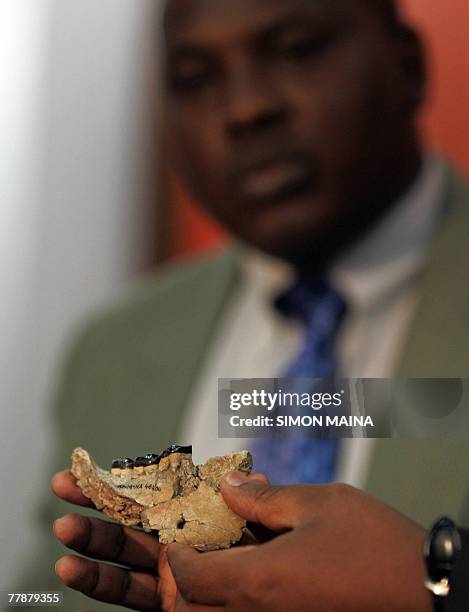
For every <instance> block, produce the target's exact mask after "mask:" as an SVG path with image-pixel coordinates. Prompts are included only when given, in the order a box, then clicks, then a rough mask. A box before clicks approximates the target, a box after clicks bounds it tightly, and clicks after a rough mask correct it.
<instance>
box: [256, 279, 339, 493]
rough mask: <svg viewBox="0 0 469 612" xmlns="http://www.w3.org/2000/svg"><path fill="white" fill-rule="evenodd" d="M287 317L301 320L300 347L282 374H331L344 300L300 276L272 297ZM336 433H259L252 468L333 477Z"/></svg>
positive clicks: (294, 478)
mask: <svg viewBox="0 0 469 612" xmlns="http://www.w3.org/2000/svg"><path fill="white" fill-rule="evenodd" d="M276 305H277V308H278V309H279V310H280V311H281V312H282V314H284V315H285V316H287V317H293V318H297V319H299V320H300V321H301V322H302V323H303V325H304V336H303V343H302V346H301V350H300V352H299V354H298V355H297V357H296V358H295V359H294V361H293V362H292V363H291V364H290V366H289V367H288V368H287V370H286V371H285V372H284V373H283V376H282V378H284V379H287V378H288V379H298V378H328V379H330V378H333V377H334V375H335V374H336V369H337V362H336V356H335V340H336V336H337V332H338V329H339V327H340V324H341V322H342V319H343V316H344V314H345V303H344V301H343V300H342V299H341V297H340V296H339V295H338V294H337V293H336V292H335V291H334V290H333V289H332V288H331V287H330V286H329V285H327V284H326V283H325V282H324V281H323V280H314V281H311V280H304V279H303V280H300V281H298V282H297V283H296V284H295V285H294V286H293V287H292V288H291V289H289V290H288V291H287V292H286V293H285V294H283V295H281V296H280V297H279V298H278V299H277V301H276ZM339 442H340V441H339V440H338V439H327V438H319V437H318V438H312V437H307V438H300V437H296V438H280V437H277V438H275V437H273V438H260V439H258V440H256V442H255V444H254V447H253V456H254V468H255V469H256V470H257V471H260V472H263V473H265V474H267V475H268V476H269V478H270V479H271V481H272V482H273V483H275V484H291V483H327V482H331V481H332V480H333V478H334V474H335V468H336V463H337V456H338V450H339Z"/></svg>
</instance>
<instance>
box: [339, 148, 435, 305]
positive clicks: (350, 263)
mask: <svg viewBox="0 0 469 612" xmlns="http://www.w3.org/2000/svg"><path fill="white" fill-rule="evenodd" d="M444 177H445V170H444V163H443V161H442V160H441V159H440V158H438V157H436V156H433V155H428V156H426V157H425V158H424V162H423V164H422V168H421V170H420V173H419V175H418V177H417V178H416V180H415V181H414V184H413V185H412V186H411V187H410V189H409V190H408V191H407V193H405V194H404V195H403V196H402V197H401V199H400V200H399V201H398V202H397V203H396V205H395V206H393V207H392V208H391V209H390V210H389V211H388V212H387V213H386V214H385V215H384V216H383V217H382V218H381V220H380V221H379V222H378V223H377V224H376V225H375V226H374V227H373V228H372V229H371V231H369V232H368V233H367V234H366V236H365V237H364V238H362V239H361V240H360V241H359V242H357V243H356V244H355V245H353V246H352V247H350V248H349V249H348V251H346V252H345V253H343V254H342V255H341V256H340V257H339V258H338V259H337V260H336V261H335V262H334V263H333V264H332V266H331V267H330V270H329V280H330V283H331V284H332V285H333V286H334V287H335V289H336V290H337V291H338V292H339V293H341V295H342V296H343V297H344V298H345V300H346V301H347V303H348V305H349V307H350V306H351V307H358V308H373V307H374V306H375V305H378V304H379V303H381V302H382V301H383V300H386V298H387V297H388V296H389V295H390V294H393V293H395V292H397V291H398V290H399V289H400V288H401V287H404V286H405V285H406V283H407V282H409V281H410V280H411V279H412V278H413V277H414V276H415V275H416V274H417V273H418V272H419V271H420V270H421V269H422V267H423V265H424V263H425V259H426V253H427V249H428V245H429V243H430V240H431V238H432V237H433V235H434V232H435V230H436V227H437V226H438V221H439V219H440V217H441V215H442V212H443V211H442V202H443V197H442V196H443V190H444Z"/></svg>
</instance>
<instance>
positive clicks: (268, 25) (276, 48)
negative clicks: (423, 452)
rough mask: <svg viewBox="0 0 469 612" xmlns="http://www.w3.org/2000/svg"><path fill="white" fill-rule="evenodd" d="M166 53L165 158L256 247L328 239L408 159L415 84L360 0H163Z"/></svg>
mask: <svg viewBox="0 0 469 612" xmlns="http://www.w3.org/2000/svg"><path fill="white" fill-rule="evenodd" d="M367 7H368V8H367ZM166 53H167V58H166V59H167V68H166V79H167V84H168V97H167V102H166V112H167V117H166V120H167V125H168V128H169V136H170V153H171V159H172V161H173V163H174V167H175V168H176V170H177V172H178V173H179V174H180V176H181V177H182V179H183V180H184V182H185V183H186V185H187V186H188V187H189V189H190V190H191V192H192V193H193V194H194V195H195V197H196V198H197V199H198V200H199V201H200V203H201V204H203V205H204V206H205V207H206V208H207V209H208V210H209V211H210V212H211V213H212V214H213V215H214V216H215V217H216V218H217V219H218V220H219V221H221V222H222V223H223V224H224V225H225V226H227V227H228V228H229V229H230V230H231V231H232V232H233V233H235V234H236V235H238V236H240V237H241V238H242V239H244V240H245V241H247V242H249V243H251V244H253V245H255V246H257V247H259V248H261V249H263V250H265V251H267V252H270V253H272V254H274V255H278V256H281V257H284V258H286V259H289V260H291V261H294V262H297V263H304V262H305V261H308V259H310V258H312V257H320V254H321V252H323V253H326V252H328V251H333V250H334V249H335V248H336V247H337V246H340V244H341V243H343V242H345V241H346V240H347V239H350V237H353V236H354V235H356V234H357V233H358V232H359V231H360V230H361V229H363V228H364V227H365V226H366V225H367V224H369V223H370V222H371V221H372V220H373V219H374V218H375V217H376V216H377V215H378V214H379V213H380V212H381V211H382V210H383V209H384V208H385V207H386V206H388V205H389V203H390V202H391V201H392V199H393V198H394V197H395V196H396V195H397V193H398V191H399V189H400V188H402V186H403V183H404V182H405V180H408V179H409V176H407V178H406V179H404V176H405V175H406V174H407V175H409V173H411V172H413V171H414V170H415V167H414V168H412V169H410V167H409V166H410V165H411V164H412V162H411V161H410V159H411V158H412V161H415V142H414V134H413V129H412V115H413V112H414V110H415V109H414V108H413V106H414V102H413V101H411V99H412V94H411V93H410V92H411V90H412V88H414V97H415V88H416V87H417V85H416V83H415V82H413V81H412V78H411V76H410V71H408V70H407V68H408V65H406V62H405V61H404V60H403V57H404V53H402V50H401V47H400V44H398V42H397V36H396V37H394V36H392V35H391V34H390V33H389V31H387V29H386V27H385V26H384V24H383V23H382V22H381V20H380V19H379V18H378V17H377V16H376V15H375V14H374V12H372V11H371V10H370V8H369V4H368V3H367V2H365V1H364V0H346V1H344V0H242V1H240V0H170V1H169V5H168V8H167V13H166ZM407 55H409V49H407ZM413 60H414V63H415V57H414V58H413ZM409 63H411V62H410V60H408V61H407V64H409ZM416 72H417V71H416ZM412 155H413V157H412Z"/></svg>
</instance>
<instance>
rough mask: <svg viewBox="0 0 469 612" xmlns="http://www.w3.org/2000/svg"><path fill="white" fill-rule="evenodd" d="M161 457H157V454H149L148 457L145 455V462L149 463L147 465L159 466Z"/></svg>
mask: <svg viewBox="0 0 469 612" xmlns="http://www.w3.org/2000/svg"><path fill="white" fill-rule="evenodd" d="M160 459H161V456H160V455H156V454H155V453H148V454H147V455H145V460H146V462H147V465H158V463H159V462H160Z"/></svg>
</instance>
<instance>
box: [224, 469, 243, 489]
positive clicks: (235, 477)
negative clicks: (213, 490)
mask: <svg viewBox="0 0 469 612" xmlns="http://www.w3.org/2000/svg"><path fill="white" fill-rule="evenodd" d="M224 480H225V482H226V484H227V485H229V486H230V487H240V486H241V485H243V484H245V483H246V482H247V481H248V475H247V474H245V473H244V472H230V473H229V474H227V475H226V476H225V478H224Z"/></svg>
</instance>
